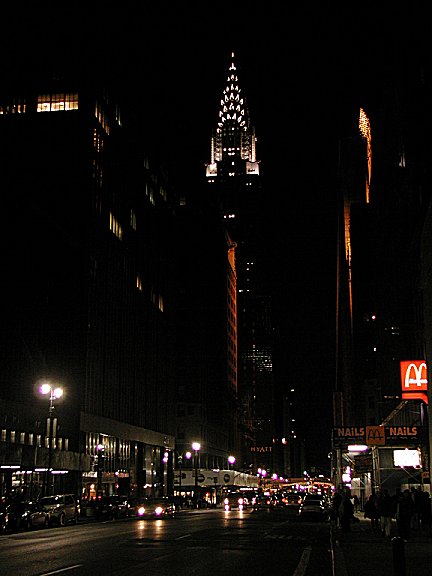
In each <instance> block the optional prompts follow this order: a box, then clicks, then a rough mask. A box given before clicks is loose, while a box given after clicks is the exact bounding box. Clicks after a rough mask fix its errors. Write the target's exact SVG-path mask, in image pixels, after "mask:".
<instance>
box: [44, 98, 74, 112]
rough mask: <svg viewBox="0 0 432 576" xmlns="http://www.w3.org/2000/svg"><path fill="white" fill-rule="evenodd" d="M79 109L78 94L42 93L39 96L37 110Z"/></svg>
mask: <svg viewBox="0 0 432 576" xmlns="http://www.w3.org/2000/svg"><path fill="white" fill-rule="evenodd" d="M61 110H78V94H42V95H40V96H38V102H37V112H59V111H61Z"/></svg>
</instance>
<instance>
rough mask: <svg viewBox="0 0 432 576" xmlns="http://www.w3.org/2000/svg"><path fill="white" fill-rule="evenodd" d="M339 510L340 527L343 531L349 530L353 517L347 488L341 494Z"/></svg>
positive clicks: (352, 506) (352, 508) (352, 507)
mask: <svg viewBox="0 0 432 576" xmlns="http://www.w3.org/2000/svg"><path fill="white" fill-rule="evenodd" d="M340 511H341V527H342V530H343V531H344V532H350V531H351V523H352V521H353V518H354V505H353V503H352V502H351V493H350V490H349V489H347V490H346V491H345V492H344V493H343V495H342V502H341V505H340Z"/></svg>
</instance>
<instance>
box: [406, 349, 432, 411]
mask: <svg viewBox="0 0 432 576" xmlns="http://www.w3.org/2000/svg"><path fill="white" fill-rule="evenodd" d="M400 374H401V386H402V398H403V399H404V400H422V401H423V402H425V404H428V397H427V394H426V391H427V389H428V380H427V366H426V362H425V361H424V360H403V361H402V362H401V363H400Z"/></svg>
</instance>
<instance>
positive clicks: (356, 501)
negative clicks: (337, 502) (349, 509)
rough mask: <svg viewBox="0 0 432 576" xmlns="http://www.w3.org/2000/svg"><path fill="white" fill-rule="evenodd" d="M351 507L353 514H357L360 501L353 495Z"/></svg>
mask: <svg viewBox="0 0 432 576" xmlns="http://www.w3.org/2000/svg"><path fill="white" fill-rule="evenodd" d="M353 505H354V512H358V509H359V506H360V499H359V497H358V496H357V494H354V496H353Z"/></svg>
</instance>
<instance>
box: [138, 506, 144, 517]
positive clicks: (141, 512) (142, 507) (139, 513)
mask: <svg viewBox="0 0 432 576" xmlns="http://www.w3.org/2000/svg"><path fill="white" fill-rule="evenodd" d="M137 514H138V516H144V514H145V508H144V506H140V507H139V508H138V510H137Z"/></svg>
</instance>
